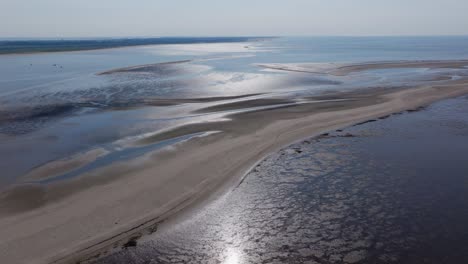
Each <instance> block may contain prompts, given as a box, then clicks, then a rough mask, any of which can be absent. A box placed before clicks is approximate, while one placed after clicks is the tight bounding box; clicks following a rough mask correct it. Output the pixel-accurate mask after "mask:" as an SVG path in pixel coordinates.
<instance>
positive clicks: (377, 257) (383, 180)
mask: <svg viewBox="0 0 468 264" xmlns="http://www.w3.org/2000/svg"><path fill="white" fill-rule="evenodd" d="M467 157H468V98H467V97H463V98H458V99H449V100H445V101H442V102H438V103H435V104H433V105H431V106H430V107H427V108H426V109H422V110H420V111H417V112H405V113H403V114H395V115H392V116H390V117H385V118H382V119H379V120H372V122H368V123H365V124H361V125H358V126H354V127H351V128H347V129H344V131H333V132H330V133H329V134H325V135H323V136H321V137H319V138H314V139H309V140H306V141H303V142H300V143H297V144H293V145H291V146H289V147H287V148H285V149H283V150H281V151H279V152H278V153H275V154H272V155H271V156H270V157H268V158H267V159H266V160H265V161H263V162H262V163H260V164H259V165H258V166H257V167H256V168H255V169H254V170H253V171H252V172H250V173H249V174H248V175H247V176H246V178H245V180H244V181H243V182H242V183H241V184H240V185H239V186H238V187H237V188H236V189H234V190H233V191H232V192H230V193H228V194H226V195H224V196H223V197H222V198H221V199H219V200H217V201H215V202H213V203H211V204H210V205H208V206H206V207H205V208H204V209H203V210H201V211H199V212H197V213H195V214H194V215H193V216H191V217H190V218H188V219H185V220H183V221H181V222H178V223H176V224H174V225H168V226H166V228H165V229H161V230H158V232H156V233H155V234H154V235H152V236H150V237H147V238H145V240H144V241H145V242H143V243H142V244H139V245H138V246H137V247H136V248H127V249H125V250H123V251H121V252H119V253H116V254H114V255H111V256H109V257H107V258H104V259H102V260H101V261H99V262H98V263H103V264H104V263H226V264H228V263H229V264H240V263H466V262H468V229H467V228H466V223H467V222H468V203H467V202H466V201H467V200H468V174H467V172H468V158H467Z"/></svg>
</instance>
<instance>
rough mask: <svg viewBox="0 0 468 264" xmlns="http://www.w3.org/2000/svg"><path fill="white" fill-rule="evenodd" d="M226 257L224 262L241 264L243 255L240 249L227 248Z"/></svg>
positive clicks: (224, 263)
mask: <svg viewBox="0 0 468 264" xmlns="http://www.w3.org/2000/svg"><path fill="white" fill-rule="evenodd" d="M225 254H226V258H225V259H224V261H223V264H241V263H242V256H241V254H240V252H239V250H238V249H234V248H228V249H227V250H226V253H225Z"/></svg>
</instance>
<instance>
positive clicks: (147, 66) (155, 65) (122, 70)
mask: <svg viewBox="0 0 468 264" xmlns="http://www.w3.org/2000/svg"><path fill="white" fill-rule="evenodd" d="M189 62H191V60H181V61H170V62H161V63H153V64H145V65H138V66H131V67H124V68H118V69H113V70H110V71H105V72H100V73H97V75H109V74H113V73H129V72H152V71H155V70H159V69H160V68H161V67H163V66H168V65H175V64H184V63H189Z"/></svg>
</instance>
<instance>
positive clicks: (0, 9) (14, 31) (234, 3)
mask: <svg viewBox="0 0 468 264" xmlns="http://www.w3.org/2000/svg"><path fill="white" fill-rule="evenodd" d="M213 35H218V36H219V35H222V36H234V35H468V0H231V1H227V0H165V1H163V0H133V1H132V0H0V37H97V36H102V37H107V36H213Z"/></svg>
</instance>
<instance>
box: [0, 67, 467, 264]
mask: <svg viewBox="0 0 468 264" xmlns="http://www.w3.org/2000/svg"><path fill="white" fill-rule="evenodd" d="M446 63H447V62H446ZM457 63H458V62H453V65H452V64H451V65H445V64H444V65H445V67H458V64H457ZM429 64H430V63H429ZM412 66H414V64H413V65H412ZM419 66H421V67H423V66H425V67H430V65H419ZM356 67H357V66H356ZM359 69H361V68H359V67H358V68H352V69H347V70H342V72H343V74H345V73H346V72H350V71H354V70H359ZM342 72H340V73H342ZM466 93H468V81H467V80H451V81H445V82H439V83H438V84H437V85H432V86H420V87H414V88H400V89H395V88H392V89H385V88H382V89H363V90H360V91H355V92H343V93H338V94H336V95H324V96H322V97H316V98H311V99H313V101H314V102H311V103H305V104H299V105H293V106H288V107H278V108H274V109H269V110H259V111H252V112H248V113H243V114H236V115H233V116H231V118H232V121H229V122H226V121H224V122H216V123H204V124H193V125H187V126H184V127H180V128H178V129H176V130H173V131H168V132H166V133H164V134H161V135H157V136H155V137H152V138H151V139H147V140H150V141H158V140H162V139H164V138H170V137H173V136H177V135H183V134H188V133H193V132H199V131H213V130H217V131H222V133H216V134H212V135H210V136H207V137H201V138H196V139H193V140H190V141H188V142H185V143H181V144H178V145H177V146H175V147H171V148H168V149H165V150H162V151H157V152H154V153H150V154H147V155H146V156H144V157H143V158H138V159H136V160H130V161H126V162H119V163H115V164H113V165H112V166H109V167H104V168H101V169H98V170H96V171H92V172H89V173H87V174H86V175H83V176H81V177H78V178H74V179H72V180H69V181H64V182H59V183H53V184H50V185H47V186H39V185H27V186H21V187H16V188H11V189H9V190H8V191H6V192H4V193H2V194H0V226H1V227H2V228H1V230H0V237H2V240H1V242H0V259H1V260H2V263H9V264H15V263H76V262H77V261H82V260H88V259H92V258H93V257H98V256H99V255H101V254H103V253H105V252H106V251H109V250H111V249H112V248H120V247H121V246H122V245H123V244H125V243H126V242H127V241H129V240H132V239H135V238H137V237H140V236H141V235H144V234H145V233H147V232H154V231H155V230H156V229H157V226H158V224H159V223H161V221H163V220H165V219H167V218H168V217H172V216H174V215H175V214H176V213H177V212H179V211H181V210H182V209H184V208H186V207H187V206H189V205H193V204H194V203H198V202H200V201H204V200H206V198H207V197H209V196H210V194H212V193H213V192H214V191H216V190H219V188H220V187H222V186H226V185H229V186H232V185H233V184H235V183H238V182H239V181H240V180H241V179H242V176H243V175H245V173H247V172H248V170H249V169H250V168H252V166H254V165H255V164H256V163H257V162H258V161H260V160H261V159H263V158H264V157H265V156H266V155H268V154H269V153H271V152H273V151H275V150H278V149H279V148H280V147H282V146H284V145H287V144H290V143H291V142H294V141H297V140H300V139H303V138H306V137H310V136H311V135H318V134H320V133H323V132H325V131H329V130H334V129H338V128H341V127H345V126H349V125H352V124H355V123H359V122H363V121H366V120H369V119H373V118H377V117H380V116H386V115H388V114H391V113H394V112H400V111H403V110H408V109H415V108H417V107H420V106H424V105H427V104H430V103H431V102H434V101H436V100H441V99H444V98H449V97H455V96H459V95H462V94H466ZM320 99H324V100H330V99H346V100H339V101H324V102H315V101H317V100H319V101H320ZM248 104H249V105H252V102H248ZM234 106H236V107H237V106H238V107H242V105H230V106H229V107H228V108H229V109H231V108H232V107H234ZM81 159H84V158H81ZM43 173H44V172H42V173H41V174H43Z"/></svg>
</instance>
